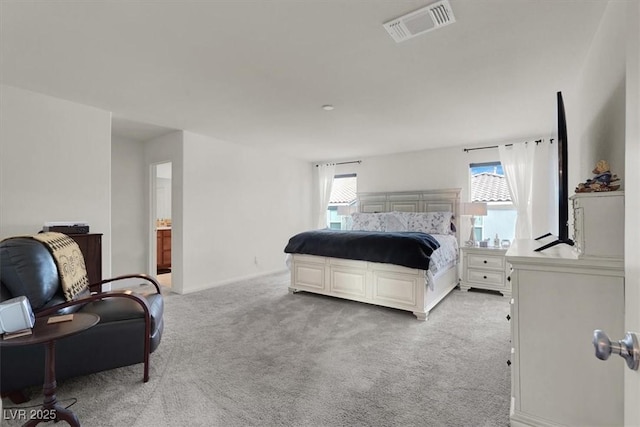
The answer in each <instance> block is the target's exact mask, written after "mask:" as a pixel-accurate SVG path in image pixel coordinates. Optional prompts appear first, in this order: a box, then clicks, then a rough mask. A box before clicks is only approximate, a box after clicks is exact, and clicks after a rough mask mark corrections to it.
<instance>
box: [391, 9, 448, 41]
mask: <svg viewBox="0 0 640 427" xmlns="http://www.w3.org/2000/svg"><path fill="white" fill-rule="evenodd" d="M454 22H456V18H455V17H454V16H453V11H452V10H451V5H450V4H449V1H448V0H442V1H439V2H436V3H433V4H430V5H429V6H427V7H423V8H422V9H418V10H415V11H413V12H411V13H408V14H406V15H404V16H401V17H399V18H396V19H393V20H391V21H389V22H385V23H384V24H383V25H384V28H385V29H386V30H387V32H388V33H389V35H390V36H391V37H392V38H393V39H394V40H395V41H396V43H400V42H403V41H405V40H409V39H410V38H413V37H415V36H418V35H420V34H424V33H426V32H428V31H431V30H435V29H438V28H440V27H444V26H445V25H449V24H453V23H454Z"/></svg>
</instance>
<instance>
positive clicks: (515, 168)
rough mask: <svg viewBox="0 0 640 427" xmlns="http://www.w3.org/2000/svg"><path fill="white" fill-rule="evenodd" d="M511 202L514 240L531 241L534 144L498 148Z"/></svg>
mask: <svg viewBox="0 0 640 427" xmlns="http://www.w3.org/2000/svg"><path fill="white" fill-rule="evenodd" d="M498 151H499V153H500V163H502V168H503V170H504V175H505V177H506V178H507V185H508V186H509V192H510V193H511V201H512V202H513V205H514V206H515V208H516V211H517V215H518V217H517V219H516V232H515V238H516V239H532V238H533V233H532V209H531V205H532V196H533V192H532V188H533V171H534V159H535V143H529V144H525V143H518V144H513V145H511V146H505V145H501V146H499V147H498Z"/></svg>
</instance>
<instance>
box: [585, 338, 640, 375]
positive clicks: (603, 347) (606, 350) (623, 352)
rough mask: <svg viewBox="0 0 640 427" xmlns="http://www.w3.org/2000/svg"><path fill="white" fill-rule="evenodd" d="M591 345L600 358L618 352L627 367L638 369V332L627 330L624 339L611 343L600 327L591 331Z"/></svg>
mask: <svg viewBox="0 0 640 427" xmlns="http://www.w3.org/2000/svg"><path fill="white" fill-rule="evenodd" d="M593 346H594V347H595V349H596V357H597V358H598V359H600V360H607V359H608V358H609V356H610V355H611V353H616V354H619V355H620V356H621V357H624V358H625V360H626V361H627V366H628V367H629V369H632V370H634V371H637V370H638V366H639V365H640V344H638V334H636V333H635V332H627V333H626V334H625V336H624V339H621V340H620V341H618V342H617V343H612V342H611V340H609V337H608V336H607V334H605V333H604V332H602V331H601V330H600V329H596V330H595V331H593Z"/></svg>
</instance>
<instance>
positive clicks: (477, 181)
mask: <svg viewBox="0 0 640 427" xmlns="http://www.w3.org/2000/svg"><path fill="white" fill-rule="evenodd" d="M471 201H472V202H510V201H511V195H510V194H509V187H508V186H507V179H506V178H505V177H504V176H503V175H498V174H495V173H489V172H482V173H478V174H475V175H472V176H471Z"/></svg>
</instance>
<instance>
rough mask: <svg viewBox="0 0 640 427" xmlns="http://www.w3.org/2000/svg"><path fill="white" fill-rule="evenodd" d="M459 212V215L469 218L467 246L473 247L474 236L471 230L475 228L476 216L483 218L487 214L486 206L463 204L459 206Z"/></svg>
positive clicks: (483, 204)
mask: <svg viewBox="0 0 640 427" xmlns="http://www.w3.org/2000/svg"><path fill="white" fill-rule="evenodd" d="M460 212H461V215H470V216H471V233H470V234H469V240H468V241H467V246H475V245H476V236H475V233H474V230H473V229H474V228H475V226H476V216H484V215H486V214H487V204H486V203H478V202H470V203H469V202H465V203H462V204H461V206H460Z"/></svg>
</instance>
